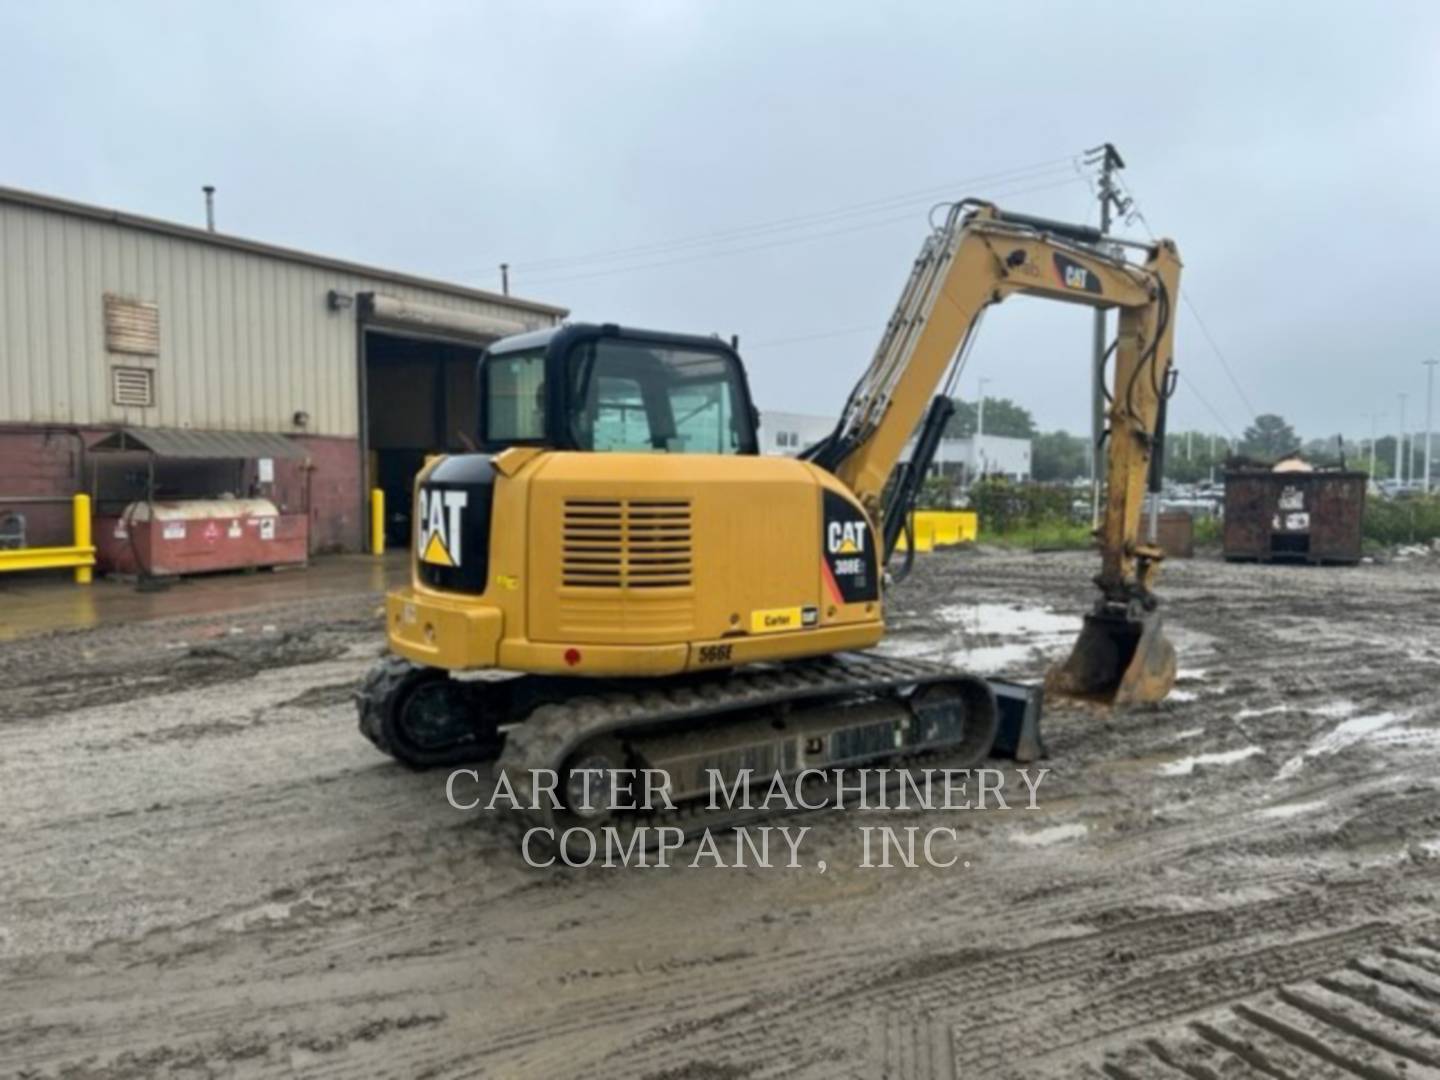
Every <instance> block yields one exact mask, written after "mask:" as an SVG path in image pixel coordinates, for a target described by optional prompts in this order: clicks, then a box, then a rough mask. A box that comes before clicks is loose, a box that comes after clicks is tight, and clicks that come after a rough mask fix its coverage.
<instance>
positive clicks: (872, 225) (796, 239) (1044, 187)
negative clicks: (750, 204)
mask: <svg viewBox="0 0 1440 1080" xmlns="http://www.w3.org/2000/svg"><path fill="white" fill-rule="evenodd" d="M1079 182H1080V181H1079V179H1078V178H1077V177H1073V176H1068V177H1066V178H1064V179H1063V180H1057V181H1054V182H1052V183H1048V184H1038V185H1036V186H1034V187H1025V188H1020V189H1018V190H1014V191H1002V192H997V193H996V194H997V195H1001V196H1004V197H1007V198H1008V197H1009V196H1012V195H1028V194H1031V193H1034V192H1037V191H1049V190H1051V189H1053V188H1058V187H1066V186H1068V185H1070V184H1075V183H1079ZM931 198H933V196H931ZM927 201H928V200H927ZM914 220H915V212H914V211H913V210H908V211H906V212H905V213H904V214H899V215H895V216H892V217H887V218H880V219H878V220H876V221H862V222H858V223H856V224H852V225H845V226H842V227H840V228H835V229H823V230H820V231H818V232H812V233H807V234H805V235H803V236H787V237H782V238H779V239H775V240H769V241H766V242H764V243H758V244H745V245H742V246H739V247H730V248H724V249H721V250H718V251H702V252H698V253H696V254H694V255H687V256H682V257H680V258H675V259H661V260H658V261H655V262H646V263H635V264H633V265H630V266H612V267H607V268H605V269H603V270H591V271H587V272H584V273H578V274H557V275H552V276H549V277H545V276H541V277H537V278H531V279H529V280H528V281H527V282H526V283H525V284H526V287H529V286H531V285H551V284H555V283H557V282H564V281H583V280H586V279H588V278H598V277H609V276H611V275H613V274H625V273H630V272H632V271H635V270H653V269H657V268H660V267H666V266H679V265H683V264H685V263H694V262H702V261H704V260H706V259H715V258H722V257H724V256H727V255H743V254H746V253H748V252H752V251H764V250H767V249H770V248H777V247H785V246H788V245H790V244H800V243H805V242H808V241H811V240H819V239H823V238H825V237H828V236H840V235H844V234H846V233H853V232H863V231H865V230H868V229H876V228H881V227H883V226H886V225H894V224H896V223H897V222H901V221H907V222H913V221H914ZM512 269H514V268H513V267H512Z"/></svg>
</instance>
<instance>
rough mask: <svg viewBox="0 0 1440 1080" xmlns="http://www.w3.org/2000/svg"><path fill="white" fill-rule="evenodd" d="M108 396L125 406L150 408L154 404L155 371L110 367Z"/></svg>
mask: <svg viewBox="0 0 1440 1080" xmlns="http://www.w3.org/2000/svg"><path fill="white" fill-rule="evenodd" d="M110 397H111V400H112V401H114V402H115V404H116V405H121V406H124V407H125V408H134V409H148V408H150V407H151V406H153V405H154V404H155V373H154V372H153V371H151V370H150V369H149V368H135V367H112V368H111V369H110Z"/></svg>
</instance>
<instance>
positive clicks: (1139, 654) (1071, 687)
mask: <svg viewBox="0 0 1440 1080" xmlns="http://www.w3.org/2000/svg"><path fill="white" fill-rule="evenodd" d="M1174 685H1175V646H1173V645H1171V644H1170V642H1169V641H1167V640H1166V639H1165V634H1164V631H1163V630H1162V628H1161V622H1160V616H1159V615H1158V614H1157V613H1155V612H1147V613H1146V614H1144V615H1141V616H1139V617H1138V618H1136V617H1131V616H1128V615H1109V614H1091V615H1086V616H1085V625H1084V627H1083V628H1082V629H1081V631H1080V638H1079V640H1078V641H1076V642H1075V647H1074V648H1073V649H1072V650H1071V651H1070V656H1069V658H1068V659H1067V660H1065V662H1064V663H1062V664H1057V665H1056V666H1055V667H1053V668H1051V669H1050V672H1049V674H1048V675H1047V676H1046V678H1045V688H1046V690H1048V691H1050V692H1052V693H1057V694H1067V695H1070V696H1072V697H1083V698H1090V699H1091V700H1094V701H1100V702H1103V703H1105V704H1113V705H1119V706H1122V707H1123V706H1126V705H1145V704H1151V703H1153V702H1157V701H1163V700H1164V699H1165V696H1166V695H1167V694H1169V693H1170V689H1171V687H1173V686H1174Z"/></svg>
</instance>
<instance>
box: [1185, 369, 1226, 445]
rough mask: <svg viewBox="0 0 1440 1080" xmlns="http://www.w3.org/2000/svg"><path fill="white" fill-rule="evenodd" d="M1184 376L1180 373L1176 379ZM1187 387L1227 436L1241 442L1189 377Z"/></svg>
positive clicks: (1186, 380) (1186, 381)
mask: <svg viewBox="0 0 1440 1080" xmlns="http://www.w3.org/2000/svg"><path fill="white" fill-rule="evenodd" d="M1182 375H1184V373H1183V372H1178V373H1177V375H1176V377H1177V378H1179V377H1181V376H1182ZM1185 385H1186V386H1188V387H1189V388H1190V392H1191V393H1192V394H1194V395H1195V400H1196V401H1198V402H1200V404H1201V405H1204V406H1205V410H1206V411H1207V412H1208V413H1209V414H1210V415H1211V416H1213V417H1214V418H1215V422H1216V423H1218V424H1219V425H1220V426H1221V427H1222V428H1224V429H1225V432H1226V434H1228V435H1229V436H1230V438H1231V439H1232V440H1234V441H1236V442H1239V439H1238V438H1237V437H1236V435H1235V431H1234V429H1233V428H1232V427H1231V426H1230V425H1229V424H1227V423H1226V422H1225V418H1224V417H1223V416H1221V415H1220V414H1219V413H1218V412H1216V411H1215V406H1213V405H1211V404H1210V402H1209V401H1208V400H1207V399H1206V397H1205V395H1204V394H1202V393H1200V390H1199V389H1198V388H1197V387H1196V386H1195V381H1194V380H1193V379H1190V378H1188V377H1187V378H1185Z"/></svg>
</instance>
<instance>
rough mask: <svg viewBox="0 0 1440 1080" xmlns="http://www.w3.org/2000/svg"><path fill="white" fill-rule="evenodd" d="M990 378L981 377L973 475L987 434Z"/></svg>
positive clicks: (972, 449) (971, 446)
mask: <svg viewBox="0 0 1440 1080" xmlns="http://www.w3.org/2000/svg"><path fill="white" fill-rule="evenodd" d="M989 381H990V380H989V379H986V378H981V379H980V404H979V405H978V406H977V407H976V413H975V438H974V439H973V440H972V441H971V443H970V475H971V476H972V477H973V476H974V475H975V472H976V468H975V466H976V462H977V461H978V460H979V459H980V458H981V457H982V455H981V453H980V440H981V438H983V437H984V435H985V384H986V383H988V382H989Z"/></svg>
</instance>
